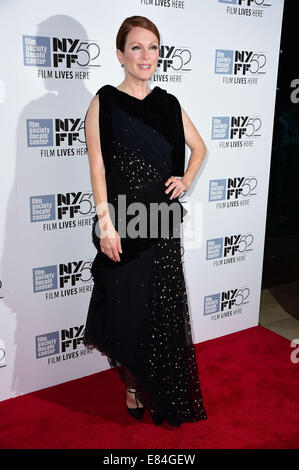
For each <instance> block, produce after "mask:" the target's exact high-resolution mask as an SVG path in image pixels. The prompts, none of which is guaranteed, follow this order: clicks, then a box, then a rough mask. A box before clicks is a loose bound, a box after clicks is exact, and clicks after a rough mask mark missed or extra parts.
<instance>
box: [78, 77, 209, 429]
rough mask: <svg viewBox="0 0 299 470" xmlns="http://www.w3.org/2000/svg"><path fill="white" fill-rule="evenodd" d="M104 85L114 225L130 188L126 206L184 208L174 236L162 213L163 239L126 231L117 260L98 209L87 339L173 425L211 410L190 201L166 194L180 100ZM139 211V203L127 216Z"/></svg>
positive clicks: (180, 169) (179, 139)
mask: <svg viewBox="0 0 299 470" xmlns="http://www.w3.org/2000/svg"><path fill="white" fill-rule="evenodd" d="M97 94H98V95H99V102H100V119H99V126H100V137H101V149H102V154H103V159H104V163H105V169H106V183H107V197H108V202H110V203H112V204H113V207H115V228H116V229H117V230H118V229H119V227H120V224H121V219H122V217H121V216H120V215H121V214H120V209H119V206H118V204H117V202H118V195H125V196H126V204H127V205H126V207H128V206H129V205H130V204H131V203H133V202H142V203H143V204H144V206H145V207H146V209H151V206H150V203H153V202H158V203H161V202H164V203H166V204H167V205H168V206H169V205H170V204H171V203H172V204H173V205H176V206H177V209H178V210H179V214H180V215H179V219H178V218H177V217H176V218H175V216H173V217H172V213H171V214H170V218H169V222H168V227H169V229H170V232H169V235H168V236H165V232H163V233H162V232H161V220H162V219H165V217H164V216H162V217H161V218H159V219H158V222H157V223H156V228H157V229H158V238H157V237H156V236H152V235H151V234H149V231H148V228H147V229H146V230H145V231H143V232H142V233H143V235H142V236H139V237H137V238H132V237H129V236H128V235H126V234H122V235H120V237H121V243H122V250H123V253H121V254H120V258H121V261H120V262H115V261H113V260H111V259H110V258H109V257H108V256H106V255H105V254H104V253H102V251H101V249H100V239H99V238H98V234H99V233H100V231H99V226H98V224H97V221H98V217H97V215H95V216H94V220H93V228H92V240H93V243H94V245H95V247H96V248H97V250H98V252H97V255H96V257H95V259H94V262H93V264H92V268H91V272H92V275H93V280H94V287H93V291H92V296H91V299H90V305H89V309H88V314H87V320H86V325H85V333H84V344H85V346H86V347H95V348H97V349H98V350H99V351H101V352H102V353H104V354H106V356H107V358H108V361H109V363H110V365H111V366H112V367H117V370H118V372H119V376H120V378H121V379H122V380H123V382H124V383H125V384H126V385H130V386H132V387H135V388H137V389H138V390H139V392H140V400H141V401H142V403H143V404H144V405H145V406H146V407H147V408H148V409H154V410H159V411H162V412H163V413H164V415H165V418H166V421H167V422H168V423H169V424H171V425H174V426H179V425H180V424H181V423H183V422H188V421H198V420H200V419H206V418H207V414H206V411H205V408H204V406H203V401H202V393H201V389H200V384H199V379H198V370H197V364H196V360H195V354H194V347H193V342H192V335H191V327H190V321H189V313H188V302H187V294H186V286H185V279H184V274H183V269H182V257H181V239H180V224H181V222H183V217H184V215H185V213H186V210H185V208H183V205H182V203H181V202H179V200H178V198H174V199H172V200H170V199H169V198H170V195H171V193H172V191H171V192H170V193H168V194H165V189H166V186H165V182H166V180H167V179H168V178H169V177H170V176H182V175H183V173H184V163H185V141H184V129H183V124H182V116H181V109H180V105H179V102H178V100H177V98H176V97H175V96H174V95H172V94H170V93H168V92H167V91H166V90H164V89H162V88H160V87H159V86H155V87H154V88H153V90H152V91H151V92H150V94H148V95H147V96H146V97H145V98H144V99H143V100H139V99H138V98H135V97H133V96H130V95H129V94H127V93H125V92H122V91H120V90H118V89H117V88H116V87H113V86H112V85H104V86H102V87H101V88H100V89H99V91H98V92H97ZM164 207H165V206H164ZM174 213H175V214H177V212H174ZM147 214H150V210H148V211H147ZM137 215H138V213H137ZM134 218H135V220H136V213H135V212H133V213H132V215H127V219H126V221H127V222H129V220H132V219H134ZM151 220H152V221H153V220H154V219H151ZM178 220H179V222H177V221H178ZM148 221H149V219H148ZM149 226H150V222H149V223H148V227H149ZM118 233H119V230H118Z"/></svg>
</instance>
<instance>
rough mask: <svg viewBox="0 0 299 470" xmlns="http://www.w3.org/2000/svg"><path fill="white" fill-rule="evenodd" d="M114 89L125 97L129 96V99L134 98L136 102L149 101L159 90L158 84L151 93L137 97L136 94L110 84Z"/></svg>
mask: <svg viewBox="0 0 299 470" xmlns="http://www.w3.org/2000/svg"><path fill="white" fill-rule="evenodd" d="M108 86H109V87H110V88H111V89H112V90H114V91H115V92H116V93H120V96H123V97H124V98H127V99H129V100H130V99H132V100H135V101H136V102H138V101H139V102H140V103H144V102H146V101H148V100H149V99H150V98H151V97H152V96H154V95H155V93H156V92H157V91H158V88H159V87H158V86H157V85H156V86H155V87H154V88H153V89H152V90H151V92H150V93H148V94H147V95H146V96H145V97H144V98H142V99H141V98H136V96H133V95H129V93H126V92H125V91H122V90H119V89H118V88H116V87H115V86H113V85H108Z"/></svg>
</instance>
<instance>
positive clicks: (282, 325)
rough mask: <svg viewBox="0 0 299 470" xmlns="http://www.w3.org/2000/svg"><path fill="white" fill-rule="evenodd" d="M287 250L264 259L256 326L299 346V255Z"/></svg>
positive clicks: (286, 248)
mask: <svg viewBox="0 0 299 470" xmlns="http://www.w3.org/2000/svg"><path fill="white" fill-rule="evenodd" d="M282 245H285V244H282ZM276 248H277V247H276ZM275 251H276V253H277V250H275ZM287 251H288V247H287V246H285V248H284V253H282V254H281V255H280V256H269V257H268V258H265V261H264V267H263V282H262V293H261V304H260V317H259V324H260V325H262V326H265V327H266V328H269V329H270V330H272V331H274V332H275V333H278V334H280V335H281V336H283V337H285V338H287V339H289V340H290V341H293V340H294V341H295V342H297V343H298V344H299V270H298V266H299V253H294V252H293V253H290V252H287ZM268 254H269V253H268Z"/></svg>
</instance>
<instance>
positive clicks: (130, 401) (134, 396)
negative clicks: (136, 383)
mask: <svg viewBox="0 0 299 470" xmlns="http://www.w3.org/2000/svg"><path fill="white" fill-rule="evenodd" d="M137 405H138V406H137ZM127 407H128V408H144V406H143V404H142V403H141V401H140V400H139V399H138V392H136V389H135V388H132V387H127Z"/></svg>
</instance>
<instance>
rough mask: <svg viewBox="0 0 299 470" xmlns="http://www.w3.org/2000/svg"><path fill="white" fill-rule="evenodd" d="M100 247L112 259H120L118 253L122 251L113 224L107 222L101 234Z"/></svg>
mask: <svg viewBox="0 0 299 470" xmlns="http://www.w3.org/2000/svg"><path fill="white" fill-rule="evenodd" d="M100 247H101V250H102V252H103V253H104V254H105V255H107V256H108V257H109V258H111V259H112V260H113V261H120V257H119V253H122V247H121V241H120V236H119V234H118V232H117V231H116V230H115V228H114V225H113V224H112V223H111V224H108V228H107V229H106V228H105V233H104V234H103V236H101V240H100Z"/></svg>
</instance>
